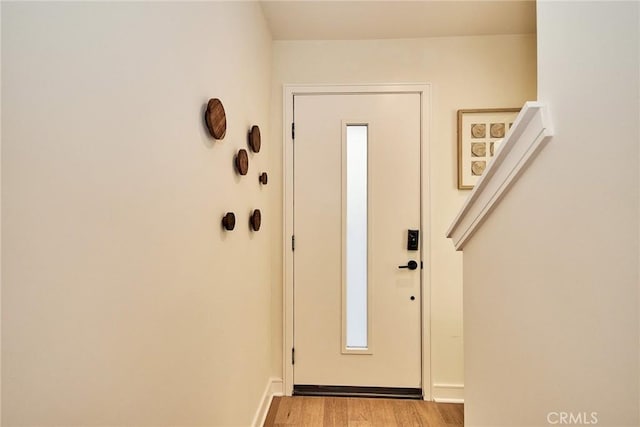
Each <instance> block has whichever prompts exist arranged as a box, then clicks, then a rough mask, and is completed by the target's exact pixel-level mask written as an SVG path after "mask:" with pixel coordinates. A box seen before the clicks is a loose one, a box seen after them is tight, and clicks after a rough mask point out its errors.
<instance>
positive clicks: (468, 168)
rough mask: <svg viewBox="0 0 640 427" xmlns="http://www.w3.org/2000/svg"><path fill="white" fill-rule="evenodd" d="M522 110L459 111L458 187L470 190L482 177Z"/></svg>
mask: <svg viewBox="0 0 640 427" xmlns="http://www.w3.org/2000/svg"><path fill="white" fill-rule="evenodd" d="M519 111H520V108H492V109H484V110H458V188H459V189H461V190H470V189H472V188H473V187H474V186H475V185H476V182H478V180H479V179H480V177H481V176H482V174H483V172H484V170H485V169H486V168H487V166H488V165H489V163H490V162H491V160H492V159H493V156H494V155H495V153H496V152H497V150H498V147H499V145H500V143H501V142H502V139H503V138H504V137H505V135H506V134H507V131H508V130H509V129H510V128H511V125H513V121H514V120H515V119H516V116H517V115H518V112H519Z"/></svg>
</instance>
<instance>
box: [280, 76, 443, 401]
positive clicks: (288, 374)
mask: <svg viewBox="0 0 640 427" xmlns="http://www.w3.org/2000/svg"><path fill="white" fill-rule="evenodd" d="M358 93H363V94H364V93H418V94H420V108H421V111H420V120H421V124H420V181H421V182H420V203H421V212H420V215H421V218H420V229H421V230H422V231H421V232H420V234H421V235H422V239H421V242H420V244H421V249H422V252H421V253H422V259H423V260H424V265H425V268H424V269H422V270H420V274H421V283H422V290H421V291H422V292H421V295H422V301H421V303H422V310H421V313H422V325H421V329H422V393H423V396H424V400H431V396H432V394H431V268H430V267H431V240H432V236H431V227H430V220H431V192H430V184H431V169H430V168H429V165H430V163H429V147H430V144H429V134H430V126H431V85H430V84H429V83H420V84H378V85H376V84H367V85H284V88H283V111H284V114H283V123H282V129H283V144H284V145H283V146H284V149H283V150H282V152H283V159H282V164H283V167H284V171H283V180H282V182H283V196H284V201H283V203H284V206H283V214H284V215H283V232H284V235H283V240H282V241H283V245H282V246H283V248H282V259H283V271H282V277H283V278H284V292H283V293H282V299H283V301H282V303H283V308H284V313H283V340H282V341H283V353H282V354H283V357H282V359H283V366H282V372H283V383H284V394H285V395H286V396H291V394H292V392H293V364H292V354H291V353H292V352H291V349H292V348H293V251H292V248H291V243H292V242H291V236H292V235H293V179H294V177H293V138H292V131H291V124H292V123H293V96H294V95H301V94H307V95H308V94H324V95H326V94H358Z"/></svg>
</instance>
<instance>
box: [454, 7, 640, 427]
mask: <svg viewBox="0 0 640 427" xmlns="http://www.w3.org/2000/svg"><path fill="white" fill-rule="evenodd" d="M638 8H639V5H638V3H637V2H626V3H611V2H567V3H562V2H546V1H545V2H539V3H538V93H539V100H540V101H542V102H544V103H546V104H547V105H548V106H549V109H550V113H551V121H552V123H553V125H554V127H555V131H556V135H555V136H554V137H553V138H552V140H551V141H550V142H549V144H548V145H547V146H546V147H545V148H544V149H543V150H542V151H541V153H540V155H539V156H538V158H537V159H536V160H535V161H534V162H533V164H532V165H531V166H530V167H529V169H528V170H526V171H525V173H524V174H523V176H522V177H521V179H520V181H518V182H517V183H516V184H515V186H514V187H513V188H512V190H511V191H510V192H509V193H508V194H507V195H506V197H505V198H504V199H503V201H502V202H501V204H500V205H498V206H497V208H496V210H495V211H494V212H493V214H492V215H491V216H490V217H489V219H488V220H487V221H486V223H485V224H484V225H483V226H481V228H480V229H479V231H478V232H477V234H476V235H475V236H474V237H472V238H471V240H470V241H469V243H467V245H466V246H465V248H464V277H465V283H464V307H465V310H464V316H465V319H464V322H465V375H466V389H465V392H466V402H465V424H466V425H469V426H499V425H501V426H511V427H514V426H539V425H547V424H548V422H549V421H552V422H553V421H556V424H557V421H558V420H559V418H558V416H557V415H551V416H550V419H547V416H548V414H549V413H550V412H567V413H573V415H574V417H578V416H582V417H583V418H582V420H583V421H584V420H585V419H586V420H587V421H590V423H591V424H594V423H593V421H594V420H593V418H591V413H592V412H594V413H596V415H595V417H596V419H597V424H598V425H602V426H637V425H639V424H640V416H639V405H640V404H639V402H640V393H639V390H638V388H639V383H638V378H639V367H638V354H639V351H640V348H639V340H638V337H639V335H640V334H639V328H638V311H639V306H638V286H639V280H638V259H639V258H638V255H639V254H638V252H639V251H638V228H639V227H638V218H640V212H639V209H638V172H639V161H638V135H639V134H640V132H639V131H640V128H639V121H638V118H639V117H640V106H639V98H638V93H639V90H640V85H639V80H640V77H639V58H640V55H639V51H638V48H639V46H638V43H639V42H638V41H639V40H640V34H639V31H638V28H639V25H638ZM580 414H583V415H580ZM585 417H586V418H585ZM583 423H584V422H583Z"/></svg>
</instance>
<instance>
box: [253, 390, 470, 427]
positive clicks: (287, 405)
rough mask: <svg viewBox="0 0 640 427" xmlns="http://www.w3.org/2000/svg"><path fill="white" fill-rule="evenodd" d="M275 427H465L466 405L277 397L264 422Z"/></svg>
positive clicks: (400, 400) (419, 401) (386, 400)
mask: <svg viewBox="0 0 640 427" xmlns="http://www.w3.org/2000/svg"><path fill="white" fill-rule="evenodd" d="M264 425H265V427H272V426H304V427H307V426H308V427H312V426H358V427H361V426H362V427H364V426H380V427H392V426H428V427H455V426H459V427H462V426H463V425H464V415H463V405H462V404H454V403H435V402H424V401H421V400H403V399H367V398H355V397H274V398H273V402H272V403H271V408H269V413H268V414H267V419H266V421H265V423H264Z"/></svg>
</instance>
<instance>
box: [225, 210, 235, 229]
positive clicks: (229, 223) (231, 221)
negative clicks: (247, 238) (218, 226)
mask: <svg viewBox="0 0 640 427" xmlns="http://www.w3.org/2000/svg"><path fill="white" fill-rule="evenodd" d="M222 226H223V227H224V229H225V230H233V229H234V228H235V226H236V216H235V214H234V213H233V212H227V214H226V215H225V216H223V217H222Z"/></svg>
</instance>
